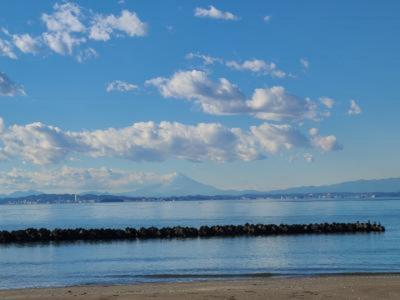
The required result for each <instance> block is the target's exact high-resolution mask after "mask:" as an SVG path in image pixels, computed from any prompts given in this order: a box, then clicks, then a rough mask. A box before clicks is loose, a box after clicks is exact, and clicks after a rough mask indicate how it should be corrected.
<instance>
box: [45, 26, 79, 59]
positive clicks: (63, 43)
mask: <svg viewBox="0 0 400 300" xmlns="http://www.w3.org/2000/svg"><path fill="white" fill-rule="evenodd" d="M42 37H43V40H44V42H45V43H46V45H47V46H48V47H49V48H50V49H51V50H53V51H54V52H56V53H57V54H61V55H65V54H68V55H72V54H73V50H74V47H76V46H79V45H80V44H82V43H84V42H86V39H85V38H80V37H75V36H73V35H71V34H70V33H69V32H61V31H60V32H45V33H43V35H42Z"/></svg>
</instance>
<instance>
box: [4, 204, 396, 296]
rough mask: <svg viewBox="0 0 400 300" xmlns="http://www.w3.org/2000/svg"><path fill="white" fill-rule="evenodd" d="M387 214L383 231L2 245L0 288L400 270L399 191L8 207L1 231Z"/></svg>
mask: <svg viewBox="0 0 400 300" xmlns="http://www.w3.org/2000/svg"><path fill="white" fill-rule="evenodd" d="M369 220H370V221H371V222H380V223H381V224H382V225H384V226H385V227H386V232H385V233H373V234H365V233H361V234H344V235H343V234H341V235H336V234H331V235H298V236H269V237H234V238H193V239H170V240H141V241H112V242H69V243H65V242H64V243H44V244H43V243H37V244H10V245H0V289H14V288H27V287H56V286H71V285H89V284H101V285H104V284H107V285H108V284H128V283H143V282H176V281H193V280H213V279H224V278H244V277H267V276H310V275H320V274H343V273H352V274H353V273H382V272H383V273H386V272H393V273H396V272H400V199H393V198H379V199H358V198H354V199H353V198H351V199H309V200H307V199H305V200H272V199H255V200H246V199H243V200H207V201H165V202H124V203H90V204H48V205H45V204H38V205H0V230H16V229H24V228H28V227H35V228H40V227H45V228H75V227H85V228H99V227H109V228H125V227H128V226H129V227H136V228H139V227H142V226H144V227H148V226H156V227H163V226H177V225H182V226H195V227H199V226H201V225H214V224H220V225H223V224H245V223H247V222H248V223H265V224H268V223H272V224H281V223H287V224H298V223H320V222H356V221H361V222H366V221H369Z"/></svg>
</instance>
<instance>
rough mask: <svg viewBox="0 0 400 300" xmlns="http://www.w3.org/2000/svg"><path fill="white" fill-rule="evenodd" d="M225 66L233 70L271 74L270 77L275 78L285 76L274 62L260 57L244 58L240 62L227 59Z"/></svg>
mask: <svg viewBox="0 0 400 300" xmlns="http://www.w3.org/2000/svg"><path fill="white" fill-rule="evenodd" d="M226 66H227V67H229V68H231V69H234V70H240V71H251V72H254V73H259V74H265V75H271V76H272V77H277V78H284V77H286V73H285V72H284V71H282V70H279V69H278V68H277V66H276V64H275V63H273V62H266V61H264V60H261V59H252V60H245V61H244V62H242V63H239V62H237V61H227V62H226Z"/></svg>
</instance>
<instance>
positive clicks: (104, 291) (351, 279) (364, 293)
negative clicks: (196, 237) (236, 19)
mask: <svg viewBox="0 0 400 300" xmlns="http://www.w3.org/2000/svg"><path fill="white" fill-rule="evenodd" d="M0 299H4V300H5V299H61V300H63V299H99V300H100V299H101V300H107V299H138V300H142V299H171V300H172V299H174V300H179V299H191V300H196V299H228V300H234V299H371V300H372V299H374V300H375V299H400V276H399V275H346V276H321V277H305V278H256V279H245V280H226V281H225V280H224V281H206V282H190V283H149V284H133V285H114V286H77V287H67V288H38V289H20V290H5V291H0Z"/></svg>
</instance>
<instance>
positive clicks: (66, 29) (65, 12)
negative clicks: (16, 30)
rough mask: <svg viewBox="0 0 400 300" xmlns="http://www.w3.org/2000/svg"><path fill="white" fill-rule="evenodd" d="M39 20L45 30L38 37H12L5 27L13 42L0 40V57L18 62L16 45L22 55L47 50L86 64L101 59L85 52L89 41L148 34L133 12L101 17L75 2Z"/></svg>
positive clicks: (59, 6)
mask: <svg viewBox="0 0 400 300" xmlns="http://www.w3.org/2000/svg"><path fill="white" fill-rule="evenodd" d="M40 19H41V21H42V23H43V24H44V26H45V28H46V29H45V30H44V31H42V32H41V33H40V35H39V36H32V35H30V34H29V33H22V34H10V32H9V31H8V30H7V29H5V28H3V29H2V31H3V33H4V34H5V35H6V36H8V37H9V39H10V41H7V40H2V39H0V55H3V56H7V57H9V58H12V59H16V58H17V56H16V54H15V53H14V51H13V47H14V46H15V47H16V48H18V49H19V50H20V51H21V52H23V53H32V54H35V53H37V52H38V51H39V50H40V49H45V48H48V49H50V50H51V51H53V52H54V53H57V54H60V55H71V56H75V57H76V59H77V60H78V61H79V62H83V61H84V60H87V59H89V58H95V57H97V56H98V54H97V52H96V50H95V49H93V48H92V47H87V48H86V49H82V48H83V47H82V46H83V45H85V44H87V43H88V41H89V40H96V41H108V40H110V39H111V38H112V37H114V36H115V37H120V36H130V37H133V36H143V35H146V33H147V25H146V24H145V23H144V22H142V21H141V20H140V19H139V17H138V16H137V14H136V13H135V12H133V11H129V10H122V11H121V14H120V15H119V16H115V15H113V14H110V15H101V14H96V13H93V12H92V11H91V10H87V9H84V8H82V7H81V6H79V5H78V4H75V3H72V2H62V3H56V4H54V6H53V11H51V12H49V13H43V14H42V15H41V18H40ZM43 46H45V47H43Z"/></svg>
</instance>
